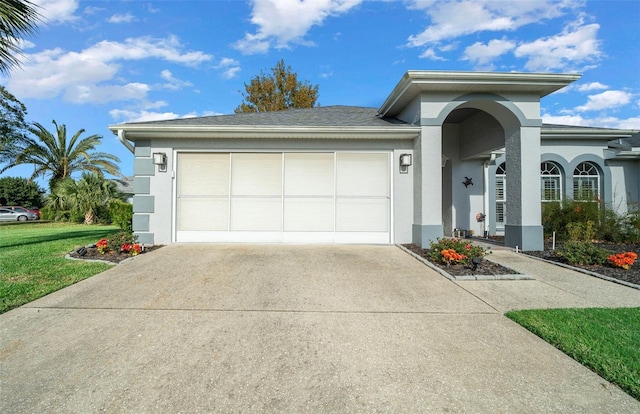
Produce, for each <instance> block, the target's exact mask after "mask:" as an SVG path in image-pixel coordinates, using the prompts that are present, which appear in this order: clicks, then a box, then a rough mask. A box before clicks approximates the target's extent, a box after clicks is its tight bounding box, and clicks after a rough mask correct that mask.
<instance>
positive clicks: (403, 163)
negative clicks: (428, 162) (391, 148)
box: [400, 154, 412, 174]
mask: <svg viewBox="0 0 640 414" xmlns="http://www.w3.org/2000/svg"><path fill="white" fill-rule="evenodd" d="M411 164H412V161H411V154H401V155H400V174H407V173H408V172H409V167H410V166H411Z"/></svg>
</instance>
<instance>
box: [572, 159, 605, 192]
mask: <svg viewBox="0 0 640 414" xmlns="http://www.w3.org/2000/svg"><path fill="white" fill-rule="evenodd" d="M573 198H574V200H592V201H593V200H598V199H599V198H600V174H599V173H598V169H597V168H596V166H595V165H594V164H593V163H592V162H588V161H586V162H581V163H580V164H578V166H577V167H576V169H575V170H573Z"/></svg>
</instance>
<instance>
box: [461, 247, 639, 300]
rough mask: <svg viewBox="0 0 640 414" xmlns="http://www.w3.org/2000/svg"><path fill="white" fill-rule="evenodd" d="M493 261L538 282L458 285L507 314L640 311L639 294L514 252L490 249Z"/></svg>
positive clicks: (636, 291) (504, 249)
mask: <svg viewBox="0 0 640 414" xmlns="http://www.w3.org/2000/svg"><path fill="white" fill-rule="evenodd" d="M491 247H492V251H493V253H492V254H491V256H490V257H489V259H490V260H492V261H494V262H496V263H499V264H501V265H503V266H506V267H509V268H511V269H513V270H516V271H518V272H520V273H522V274H524V275H529V276H532V277H534V278H535V280H520V281H517V283H499V282H495V283H490V282H483V281H475V282H457V283H459V284H460V285H461V286H464V288H465V289H467V290H468V291H469V292H471V293H473V294H474V295H476V296H478V297H480V298H482V299H483V300H485V301H487V303H490V304H492V306H494V307H495V308H496V309H498V310H500V311H502V312H506V311H508V310H514V309H541V308H587V307H605V308H617V307H638V306H640V290H638V289H634V288H631V287H628V286H624V285H620V284H617V283H615V282H610V281H607V280H603V279H600V278H597V277H595V276H590V275H587V274H584V273H581V272H578V271H575V270H571V269H567V268H564V267H561V266H557V265H554V264H551V263H548V262H545V261H542V260H538V259H536V258H532V257H530V256H527V255H526V254H522V253H515V252H513V251H512V250H511V249H507V248H504V247H496V246H493V245H492V246H491Z"/></svg>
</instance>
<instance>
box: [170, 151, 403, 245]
mask: <svg viewBox="0 0 640 414" xmlns="http://www.w3.org/2000/svg"><path fill="white" fill-rule="evenodd" d="M389 156H390V154H389V153H388V152H313V153H299V152H287V153H179V154H178V159H177V177H176V183H177V189H176V190H177V191H176V194H177V203H176V204H177V214H176V240H177V241H178V242H229V241H231V242H233V241H243V242H252V241H264V242H335V243H389V242H391V237H390V228H391V225H390V217H391V200H390V191H391V182H390V160H389Z"/></svg>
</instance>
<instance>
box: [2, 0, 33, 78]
mask: <svg viewBox="0 0 640 414" xmlns="http://www.w3.org/2000/svg"><path fill="white" fill-rule="evenodd" d="M36 7H37V6H36V5H35V4H33V3H32V2H30V1H28V0H2V1H0V73H5V74H8V73H9V71H10V70H11V69H12V68H13V67H16V66H19V65H20V59H19V56H20V55H21V54H22V48H21V43H22V42H21V41H22V40H23V39H24V38H25V37H26V36H29V35H32V34H33V33H35V31H36V30H37V26H36V24H37V23H38V22H39V21H40V20H41V16H40V14H39V13H38V10H37V9H36Z"/></svg>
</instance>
